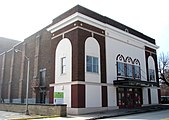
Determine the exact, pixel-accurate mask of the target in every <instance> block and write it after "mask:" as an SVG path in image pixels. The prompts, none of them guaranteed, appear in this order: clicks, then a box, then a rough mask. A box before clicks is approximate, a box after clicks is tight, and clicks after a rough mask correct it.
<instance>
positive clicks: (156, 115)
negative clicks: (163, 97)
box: [104, 110, 169, 120]
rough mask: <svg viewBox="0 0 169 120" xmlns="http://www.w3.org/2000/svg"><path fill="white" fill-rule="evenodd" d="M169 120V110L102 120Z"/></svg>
mask: <svg viewBox="0 0 169 120" xmlns="http://www.w3.org/2000/svg"><path fill="white" fill-rule="evenodd" d="M116 119H118V120H131V119H132V120H169V110H163V111H156V112H148V113H140V114H133V115H127V116H121V117H113V118H106V119H104V120H116Z"/></svg>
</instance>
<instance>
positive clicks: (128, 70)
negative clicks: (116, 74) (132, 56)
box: [126, 64, 133, 77]
mask: <svg viewBox="0 0 169 120" xmlns="http://www.w3.org/2000/svg"><path fill="white" fill-rule="evenodd" d="M126 73H127V74H126V77H133V66H132V65H131V64H126Z"/></svg>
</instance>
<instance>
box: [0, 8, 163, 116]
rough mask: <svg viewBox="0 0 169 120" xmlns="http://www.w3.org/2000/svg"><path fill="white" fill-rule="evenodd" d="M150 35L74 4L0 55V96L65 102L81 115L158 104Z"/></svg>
mask: <svg viewBox="0 0 169 120" xmlns="http://www.w3.org/2000/svg"><path fill="white" fill-rule="evenodd" d="M157 48H158V46H157V45H156V44H155V40H154V39H152V38H150V37H148V36H146V35H144V34H142V33H140V32H138V31H136V30H134V29H132V28H130V27H127V26H125V25H123V24H121V23H119V22H117V21H114V20H112V19H110V18H108V17H105V16H102V15H100V14H98V13H95V12H93V11H91V10H88V9H86V8H84V7H82V6H79V5H77V6H75V7H74V8H72V9H70V10H69V11H67V12H65V13H63V14H62V15H60V16H58V17H57V18H55V19H54V20H53V22H52V24H50V25H48V26H47V27H45V28H43V29H42V30H40V31H39V32H37V33H35V34H34V35H32V36H30V37H28V38H27V39H25V40H24V42H22V43H20V44H19V45H18V46H15V47H14V49H19V50H21V51H22V53H16V52H15V50H14V49H12V50H11V51H8V52H7V53H4V54H2V55H1V56H0V68H2V69H0V82H1V84H0V85H1V86H0V87H1V91H0V96H1V97H2V98H3V99H4V101H5V102H9V103H24V102H25V88H26V72H27V71H26V68H27V62H26V59H25V56H27V57H29V58H30V89H29V103H51V104H62V103H65V104H67V108H68V113H71V114H82V113H87V112H96V111H103V110H108V109H118V108H134V107H141V106H145V105H150V104H158V103H159V99H160V88H159V80H158V69H157V55H156V49H157Z"/></svg>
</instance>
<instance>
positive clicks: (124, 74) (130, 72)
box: [116, 54, 141, 80]
mask: <svg viewBox="0 0 169 120" xmlns="http://www.w3.org/2000/svg"><path fill="white" fill-rule="evenodd" d="M116 62H117V76H118V77H121V78H129V79H139V80H140V79H141V68H140V61H139V60H138V59H134V60H132V58H131V57H129V56H127V57H126V59H125V58H124V56H123V55H121V54H118V55H117V57H116Z"/></svg>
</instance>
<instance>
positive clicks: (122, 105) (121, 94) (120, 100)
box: [117, 88, 125, 108]
mask: <svg viewBox="0 0 169 120" xmlns="http://www.w3.org/2000/svg"><path fill="white" fill-rule="evenodd" d="M117 91H118V92H117V93H118V106H119V108H125V94H124V88H117Z"/></svg>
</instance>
